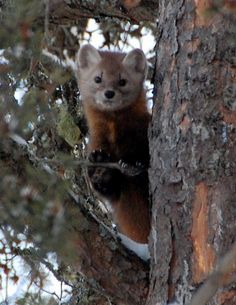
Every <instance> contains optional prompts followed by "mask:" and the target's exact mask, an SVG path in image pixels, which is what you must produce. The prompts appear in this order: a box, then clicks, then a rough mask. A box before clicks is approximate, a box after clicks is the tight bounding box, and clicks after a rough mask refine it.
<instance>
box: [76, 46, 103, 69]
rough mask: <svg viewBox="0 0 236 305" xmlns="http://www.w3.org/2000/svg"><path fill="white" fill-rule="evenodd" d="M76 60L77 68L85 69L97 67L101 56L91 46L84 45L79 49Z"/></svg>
mask: <svg viewBox="0 0 236 305" xmlns="http://www.w3.org/2000/svg"><path fill="white" fill-rule="evenodd" d="M76 60H77V63H78V64H79V68H81V69H86V68H89V67H91V66H94V65H97V64H98V63H99V62H100V61H101V56H100V54H99V52H98V50H97V49H95V48H94V47H93V46H92V45H91V44H86V45H84V46H82V47H81V48H80V50H79V52H78V53H77V58H76Z"/></svg>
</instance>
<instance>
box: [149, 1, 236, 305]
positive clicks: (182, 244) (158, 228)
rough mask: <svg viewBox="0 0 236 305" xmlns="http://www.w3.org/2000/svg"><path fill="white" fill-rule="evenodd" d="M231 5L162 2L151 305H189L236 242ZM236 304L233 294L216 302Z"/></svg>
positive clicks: (222, 294) (235, 72)
mask: <svg viewBox="0 0 236 305" xmlns="http://www.w3.org/2000/svg"><path fill="white" fill-rule="evenodd" d="M228 2H229V1H223V2H222V1H221V2H220V4H221V7H216V6H215V7H213V6H211V3H212V2H209V3H208V1H193V0H189V1H174V0H168V1H167V0H165V1H164V0H161V1H160V2H159V8H160V16H159V31H158V35H159V36H158V38H157V62H156V80H155V81H156V90H157V97H156V102H155V106H154V112H153V120H152V125H151V129H150V155H151V170H150V189H151V200H152V204H153V209H152V232H151V252H152V261H151V275H150V277H151V284H150V291H149V298H148V301H147V304H148V305H154V304H155V305H156V304H165V303H167V302H171V301H172V300H173V299H177V300H178V301H179V302H180V304H188V302H189V301H190V299H191V296H192V292H193V290H194V288H196V287H198V285H199V284H200V283H202V282H203V281H204V280H205V279H206V277H207V276H208V275H209V273H210V272H211V271H212V270H213V268H214V267H215V265H216V263H217V261H218V259H219V258H221V257H222V256H223V254H224V253H226V252H227V251H228V250H229V249H230V247H231V245H232V243H233V242H234V241H235V232H236V222H235V217H236V204H235V201H236V162H235V156H236V84H235V80H236V57H235V56H236V53H235V50H236V49H235V45H236V27H235V21H236V18H235V16H233V13H232V12H231V11H230V10H228V7H227V4H228ZM217 3H218V2H217ZM206 9H207V10H206ZM235 298H236V290H235V287H233V286H232V287H227V289H226V288H225V289H222V290H221V291H219V292H218V293H217V295H216V296H215V297H214V298H213V299H212V300H211V302H210V303H209V304H215V305H216V304H217V305H220V304H227V305H230V304H235Z"/></svg>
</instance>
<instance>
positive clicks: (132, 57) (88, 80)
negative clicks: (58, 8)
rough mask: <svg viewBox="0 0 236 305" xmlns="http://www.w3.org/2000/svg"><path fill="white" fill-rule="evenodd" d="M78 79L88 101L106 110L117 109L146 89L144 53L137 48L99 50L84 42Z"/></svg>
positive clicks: (81, 91) (80, 54)
mask: <svg viewBox="0 0 236 305" xmlns="http://www.w3.org/2000/svg"><path fill="white" fill-rule="evenodd" d="M77 61H78V65H79V69H78V81H79V88H80V93H81V96H82V100H83V102H84V103H90V104H91V105H93V106H94V107H96V108H99V109H100V110H105V111H115V110H120V109H122V108H126V107H127V106H129V105H131V104H132V103H134V102H135V101H136V100H137V98H138V97H139V95H140V93H141V91H142V90H143V82H144V79H145V76H146V71H147V61H146V57H145V55H144V53H143V52H142V51H141V50H139V49H135V50H133V51H131V52H129V53H128V54H127V55H126V54H124V53H115V52H106V51H97V50H96V49H95V48H94V47H93V46H91V45H85V46H83V47H82V48H81V49H80V51H79V53H78V57H77Z"/></svg>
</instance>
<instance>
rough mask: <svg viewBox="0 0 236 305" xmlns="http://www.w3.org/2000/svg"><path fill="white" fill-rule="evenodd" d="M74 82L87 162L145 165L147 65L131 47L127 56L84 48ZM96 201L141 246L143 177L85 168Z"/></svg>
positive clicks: (145, 207)
mask: <svg viewBox="0 0 236 305" xmlns="http://www.w3.org/2000/svg"><path fill="white" fill-rule="evenodd" d="M78 65H79V68H78V83H79V88H80V93H81V97H82V101H83V107H84V111H85V117H86V119H87V122H88V128H89V143H88V158H89V160H90V161H92V162H118V161H122V162H124V163H126V164H130V165H136V164H137V163H138V164H142V165H143V166H144V167H145V168H148V165H149V147H148V136H147V132H148V125H149V121H150V114H149V112H148V109H147V102H146V99H145V91H144V86H143V83H144V80H145V77H146V73H147V61H146V57H145V55H144V53H143V52H142V51H141V50H139V49H135V50H133V51H131V52H129V53H128V54H124V53H118V52H109V51H98V50H97V49H95V48H94V47H93V46H91V45H84V46H83V47H82V48H81V49H80V51H79V53H78ZM88 175H89V178H90V181H91V184H92V187H93V188H94V190H95V191H96V192H97V193H98V194H99V196H100V198H101V199H102V200H103V201H105V202H107V201H108V202H109V203H110V206H111V210H112V214H113V216H114V220H115V223H116V224H117V226H118V230H119V231H120V232H121V233H122V234H123V235H125V236H126V237H128V238H130V239H131V240H132V241H134V242H136V243H139V244H140V243H141V244H146V243H147V241H148V235H149V232H150V216H149V200H148V173H147V171H142V172H141V173H140V174H139V175H137V176H132V177H131V176H127V175H124V174H122V173H121V171H119V170H118V169H111V168H105V167H89V169H88Z"/></svg>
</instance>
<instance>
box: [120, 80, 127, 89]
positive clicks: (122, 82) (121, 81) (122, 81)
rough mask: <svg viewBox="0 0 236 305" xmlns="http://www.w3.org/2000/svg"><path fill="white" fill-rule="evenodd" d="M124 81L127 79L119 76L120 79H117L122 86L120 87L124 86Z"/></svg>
mask: <svg viewBox="0 0 236 305" xmlns="http://www.w3.org/2000/svg"><path fill="white" fill-rule="evenodd" d="M126 83H127V80H126V79H124V78H121V79H120V80H119V85H120V86H122V87H124V86H125V85H126Z"/></svg>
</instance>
